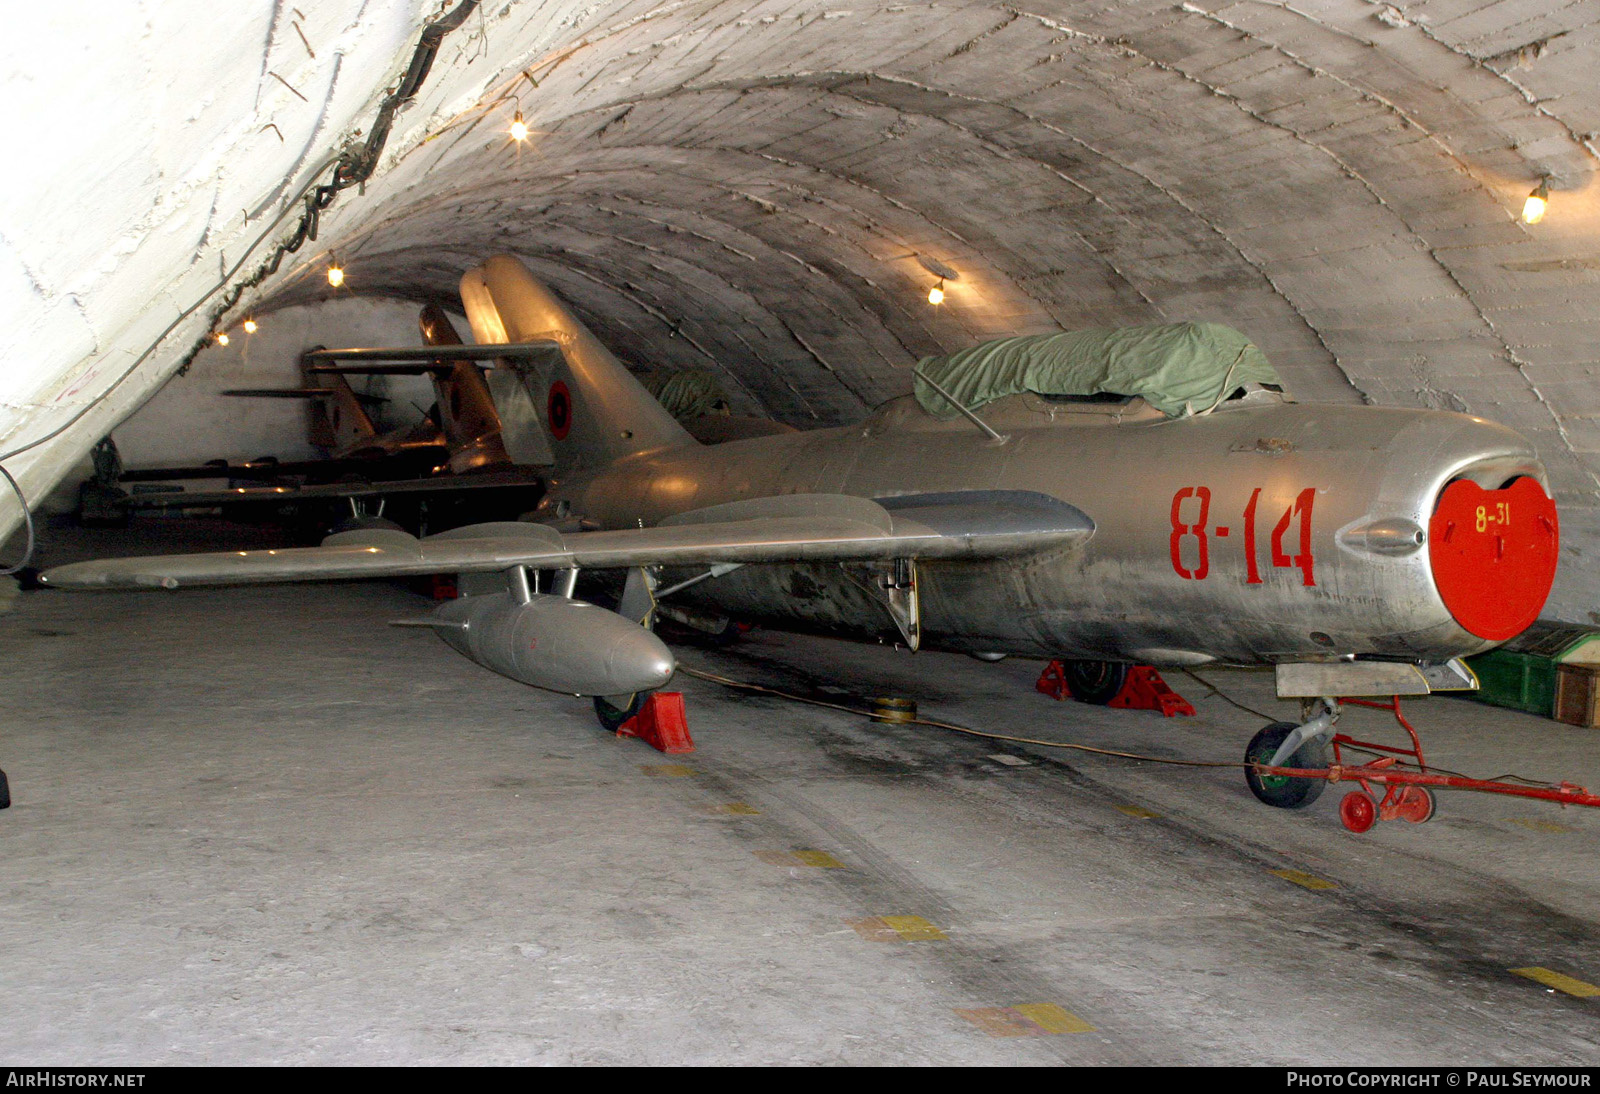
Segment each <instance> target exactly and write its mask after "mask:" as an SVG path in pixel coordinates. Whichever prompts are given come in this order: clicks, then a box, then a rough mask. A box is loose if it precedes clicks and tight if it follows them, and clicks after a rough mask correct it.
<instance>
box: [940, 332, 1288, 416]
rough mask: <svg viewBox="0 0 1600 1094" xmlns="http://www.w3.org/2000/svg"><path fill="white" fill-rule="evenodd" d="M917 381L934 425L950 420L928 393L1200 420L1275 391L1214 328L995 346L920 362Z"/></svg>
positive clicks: (946, 405) (1244, 350)
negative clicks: (1021, 397)
mask: <svg viewBox="0 0 1600 1094" xmlns="http://www.w3.org/2000/svg"><path fill="white" fill-rule="evenodd" d="M917 371H918V373H919V374H920V375H918V376H917V377H915V379H914V381H913V388H912V390H913V391H914V392H915V393H916V397H917V402H918V403H919V404H921V406H922V409H924V410H926V411H927V412H928V413H929V414H932V415H933V416H934V417H936V418H940V419H948V418H953V417H955V416H956V414H957V413H958V411H957V409H956V408H955V407H954V406H952V405H951V402H950V400H949V399H947V398H945V396H944V395H941V394H940V393H939V391H938V390H937V388H943V389H944V390H945V391H946V392H948V393H949V394H950V395H951V396H952V397H954V398H955V399H958V400H960V402H961V403H962V405H964V406H965V407H967V409H969V410H976V409H977V408H979V407H981V406H984V405H985V404H987V403H991V402H994V401H995V400H996V399H1003V398H1005V397H1006V396H1009V395H1018V394H1022V393H1024V392H1031V393H1033V394H1035V395H1042V396H1045V397H1047V398H1050V397H1065V398H1085V399H1087V398H1099V397H1110V398H1115V397H1117V396H1122V397H1125V398H1130V399H1131V398H1134V397H1139V398H1143V399H1144V400H1145V401H1146V402H1147V403H1149V404H1150V405H1151V406H1153V407H1155V408H1156V409H1157V410H1159V411H1161V412H1162V413H1163V414H1165V415H1166V416H1167V417H1169V418H1182V417H1188V416H1189V415H1192V414H1204V413H1207V412H1209V411H1211V410H1212V409H1214V408H1215V407H1217V406H1218V405H1219V404H1220V403H1222V402H1223V401H1224V400H1226V399H1228V398H1230V397H1232V396H1234V395H1235V394H1237V393H1238V392H1240V391H1241V390H1243V391H1246V392H1249V391H1251V390H1258V389H1260V388H1267V389H1270V390H1275V391H1281V390H1282V384H1281V382H1280V381H1279V379H1278V374H1277V373H1276V372H1275V371H1274V370H1273V368H1272V365H1271V364H1269V363H1268V362H1267V358H1266V356H1265V355H1264V354H1263V353H1262V352H1261V351H1260V350H1259V349H1257V348H1256V345H1255V343H1254V342H1251V341H1250V339H1248V338H1246V337H1245V336H1244V335H1243V334H1241V333H1239V332H1238V331H1236V330H1234V329H1233V328H1232V327H1228V326H1224V325H1223V324H1221V323H1160V324H1151V325H1148V326H1141V327H1095V328H1091V329H1088V330H1080V331H1067V332H1065V333H1061V334H1040V335H1024V336H1022V337H1017V338H1001V339H998V340H996V341H993V342H983V343H980V344H979V345H976V346H973V347H972V348H971V349H965V350H962V351H960V352H959V353H951V354H946V355H944V356H940V357H924V358H923V359H922V360H921V361H919V362H918V363H917ZM929 380H931V381H932V383H929V382H928V381H929ZM935 385H937V388H936V387H935Z"/></svg>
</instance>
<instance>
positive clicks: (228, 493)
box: [118, 471, 543, 509]
mask: <svg viewBox="0 0 1600 1094" xmlns="http://www.w3.org/2000/svg"><path fill="white" fill-rule="evenodd" d="M219 474H220V473H219ZM542 481H543V480H542V479H541V478H540V477H539V476H538V475H533V474H525V473H522V472H515V471H512V472H502V473H490V474H483V475H441V476H438V477H436V478H431V479H395V480H393V481H389V482H383V481H380V482H326V483H314V484H310V485H306V486H230V487H227V488H225V489H222V490H188V491H179V490H173V491H160V492H155V493H149V494H130V495H129V496H128V497H127V498H126V499H124V500H123V501H121V502H119V503H118V504H119V505H121V506H122V507H123V508H126V509H201V508H205V507H207V506H212V505H233V504H237V503H238V502H248V501H261V502H271V501H284V502H288V501H307V500H315V499H319V498H379V497H393V496H396V495H399V494H456V493H460V492H461V491H464V490H495V489H507V488H511V487H518V486H522V487H531V486H538V485H540V483H541V482H542Z"/></svg>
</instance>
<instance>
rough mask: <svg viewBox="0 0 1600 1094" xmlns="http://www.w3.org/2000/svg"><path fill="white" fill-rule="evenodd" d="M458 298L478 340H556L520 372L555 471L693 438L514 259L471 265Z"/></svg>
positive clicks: (682, 443)
mask: <svg viewBox="0 0 1600 1094" xmlns="http://www.w3.org/2000/svg"><path fill="white" fill-rule="evenodd" d="M461 302H462V303H463V304H464V305H465V306H466V309H467V318H468V319H469V321H470V322H471V323H472V333H473V336H474V337H475V338H476V339H477V341H478V342H480V343H485V342H533V341H539V340H542V339H550V340H552V341H554V342H557V343H558V344H559V345H560V346H561V353H560V354H559V355H558V356H555V357H554V359H553V360H552V363H551V367H550V368H549V369H547V370H544V371H542V372H541V373H539V374H534V373H532V372H530V373H526V374H524V383H525V384H526V385H527V387H528V390H529V394H530V395H531V396H532V398H533V403H534V406H535V407H541V408H543V411H544V413H543V415H542V416H541V421H542V424H543V426H544V430H545V434H546V437H547V438H548V440H549V443H550V448H551V451H552V452H554V454H555V469H556V474H558V475H560V474H564V473H566V472H568V471H572V470H595V469H597V468H600V467H604V466H605V465H606V464H609V463H611V462H613V461H615V460H619V459H621V458H623V457H624V456H631V455H633V454H634V453H636V452H647V451H650V450H652V449H658V448H679V447H684V446H688V445H693V444H695V443H696V442H695V440H694V438H693V437H691V436H689V434H688V433H687V432H686V431H685V430H684V428H683V427H682V426H681V425H679V424H678V423H677V421H676V420H675V419H674V418H673V417H672V415H670V414H668V413H667V412H666V411H665V410H664V409H662V407H661V404H660V403H658V402H656V400H655V398H654V397H653V396H652V395H651V394H650V392H649V391H647V390H646V389H645V386H644V385H643V384H641V383H640V382H639V381H638V380H636V379H634V377H633V374H632V373H630V372H629V371H628V370H627V369H626V368H624V367H623V365H622V362H620V361H618V360H617V359H616V358H615V357H613V356H612V355H611V353H610V351H609V350H607V349H606V348H605V346H603V345H601V344H600V341H599V339H597V338H596V337H595V336H594V335H593V334H592V333H590V331H589V329H588V328H587V327H585V326H584V325H583V324H582V323H580V322H578V320H577V319H576V318H574V317H573V315H572V313H571V312H569V311H567V309H566V307H565V306H564V305H563V304H562V303H561V301H560V300H558V299H557V298H556V295H555V294H554V293H552V292H551V291H550V290H549V289H548V288H546V287H545V286H544V285H541V284H540V283H539V282H538V281H537V280H535V279H534V276H533V275H532V274H531V273H529V272H528V268H527V267H526V266H524V265H523V264H522V263H521V262H520V261H518V260H517V259H516V258H513V257H512V256H510V255H496V256H495V257H494V258H491V259H489V260H488V261H487V262H485V263H484V264H483V265H482V266H479V267H477V268H476V269H472V270H468V271H467V273H466V275H465V276H463V277H462V279H461Z"/></svg>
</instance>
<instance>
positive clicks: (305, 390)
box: [222, 387, 389, 405]
mask: <svg viewBox="0 0 1600 1094" xmlns="http://www.w3.org/2000/svg"><path fill="white" fill-rule="evenodd" d="M222 394H224V395H232V396H235V397H236V398H244V399H334V398H337V397H338V396H339V395H340V394H341V393H340V392H338V391H335V390H334V389H333V388H329V387H233V388H229V389H228V390H226V391H224V392H223V393H222ZM350 394H352V395H354V396H355V397H356V398H357V399H359V400H360V401H361V402H363V403H370V404H372V405H377V404H379V403H387V402H388V401H389V400H388V399H385V398H383V396H381V395H364V394H362V393H361V392H359V391H355V392H351V393H350Z"/></svg>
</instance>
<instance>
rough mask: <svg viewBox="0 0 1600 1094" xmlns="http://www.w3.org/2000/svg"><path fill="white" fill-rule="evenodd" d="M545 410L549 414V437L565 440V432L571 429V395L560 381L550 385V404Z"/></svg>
mask: <svg viewBox="0 0 1600 1094" xmlns="http://www.w3.org/2000/svg"><path fill="white" fill-rule="evenodd" d="M545 410H546V411H548V412H549V419H548V420H549V422H550V433H551V435H553V436H554V437H555V439H556V440H558V441H564V440H566V439H567V430H569V429H571V428H572V395H571V393H569V392H568V391H567V385H566V384H564V383H562V382H561V381H560V380H557V381H556V382H555V383H553V384H551V385H550V402H549V403H548V404H547V405H546V407H545Z"/></svg>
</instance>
